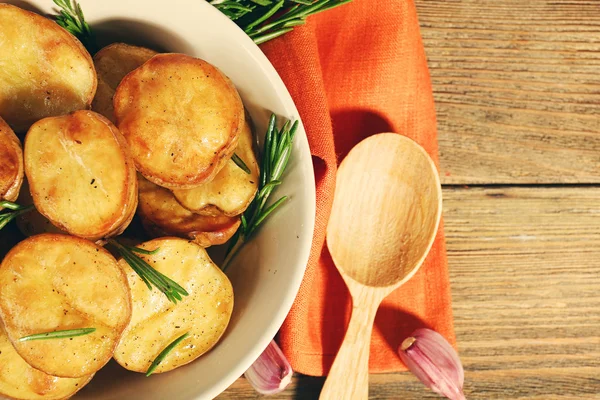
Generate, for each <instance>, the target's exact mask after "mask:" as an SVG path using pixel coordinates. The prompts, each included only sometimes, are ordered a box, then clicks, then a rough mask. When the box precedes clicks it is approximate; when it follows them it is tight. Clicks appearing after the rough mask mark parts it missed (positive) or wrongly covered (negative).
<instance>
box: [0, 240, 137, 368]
mask: <svg viewBox="0 0 600 400" xmlns="http://www.w3.org/2000/svg"><path fill="white" fill-rule="evenodd" d="M0 317H1V318H2V320H3V321H4V324H5V328H6V332H7V333H8V337H9V339H10V341H11V342H12V344H13V346H14V347H15V350H16V351H17V352H18V353H19V355H20V356H21V357H23V359H24V360H25V361H26V362H27V363H28V364H29V365H31V366H32V367H34V368H36V369H38V370H40V371H43V372H45V373H47V374H50V375H54V376H60V377H66V378H79V377H83V376H86V375H89V374H92V373H94V372H96V371H97V370H99V369H100V368H102V366H103V365H104V364H106V363H107V362H108V360H110V358H111V357H112V354H113V351H114V349H115V347H116V346H117V343H118V341H119V339H120V338H121V335H122V333H123V331H124V329H125V327H126V326H127V324H128V323H129V320H130V318H131V298H130V294H129V287H128V285H127V278H126V276H125V274H124V272H123V271H122V269H121V268H120V267H119V265H118V264H117V261H116V260H115V259H114V257H113V256H111V255H110V253H109V252H108V251H106V250H105V249H103V248H102V247H99V246H97V245H95V244H93V243H92V242H89V241H87V240H84V239H80V238H76V237H73V236H67V235H60V234H43V235H37V236H33V237H30V238H28V239H25V240H24V241H22V242H21V243H19V244H18V245H17V246H16V247H14V248H13V249H12V250H11V251H10V252H9V253H8V254H7V255H6V257H5V258H4V261H2V264H1V265H0ZM78 328H96V331H95V332H93V333H91V334H88V335H84V336H79V337H75V338H72V340H71V339H68V338H66V339H49V340H35V341H26V342H20V341H19V338H21V337H23V336H28V335H32V334H37V333H45V332H52V331H57V330H67V329H78Z"/></svg>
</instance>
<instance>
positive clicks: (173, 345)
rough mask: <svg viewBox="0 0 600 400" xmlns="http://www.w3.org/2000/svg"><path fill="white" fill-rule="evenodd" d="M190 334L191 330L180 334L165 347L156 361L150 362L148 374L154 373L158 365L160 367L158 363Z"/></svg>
mask: <svg viewBox="0 0 600 400" xmlns="http://www.w3.org/2000/svg"><path fill="white" fill-rule="evenodd" d="M189 335H190V333H189V332H187V333H184V334H183V335H181V336H179V337H178V338H177V339H175V340H173V342H172V343H171V344H170V345H168V346H167V347H165V349H164V350H163V351H161V352H160V354H159V355H158V356H156V358H155V359H154V361H152V364H150V367H149V368H148V371H146V376H150V375H152V373H153V372H154V370H156V367H158V365H159V364H160V363H161V362H162V361H163V360H164V359H165V358H166V357H167V356H168V355H169V353H170V352H172V351H173V349H174V348H175V347H177V345H179V343H181V342H183V341H184V340H185V338H187V337H188V336H189Z"/></svg>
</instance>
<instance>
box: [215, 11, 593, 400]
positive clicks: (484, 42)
mask: <svg viewBox="0 0 600 400" xmlns="http://www.w3.org/2000/svg"><path fill="white" fill-rule="evenodd" d="M416 3H417V8H418V11H419V18H420V23H421V30H422V35H423V40H424V44H425V49H426V52H427V56H428V59H429V67H430V69H431V75H432V80H433V88H434V94H435V100H436V107H437V115H438V121H439V143H440V159H441V170H442V171H441V176H442V182H443V184H444V202H445V203H444V218H445V230H446V238H447V243H448V258H449V264H450V277H451V281H452V295H453V311H454V319H455V326H456V335H457V340H458V348H459V352H460V355H461V358H462V361H463V364H464V367H465V393H466V396H467V398H468V399H470V400H475V399H485V400H488V399H503V400H504V399H531V400H533V399H539V400H551V399H600V0H416ZM370 383H371V390H370V398H372V399H406V400H409V399H434V398H439V397H438V396H436V395H434V394H433V393H431V392H430V391H429V390H427V389H426V388H425V387H423V386H422V385H421V384H420V383H419V382H418V381H416V379H415V378H414V377H413V376H412V375H410V374H408V373H396V374H377V375H371V382H370ZM322 385H323V378H309V377H303V376H296V377H295V378H294V380H293V383H292V384H291V385H290V386H289V387H288V389H287V390H286V391H285V392H283V393H281V394H279V395H276V396H273V397H271V398H272V399H307V400H308V399H316V398H318V394H319V391H320V389H321V387H322ZM259 397H260V396H258V395H257V394H256V393H255V392H254V391H253V390H252V388H251V387H250V386H249V385H248V383H247V382H246V381H245V380H244V379H240V380H238V381H237V382H236V383H235V384H234V385H233V386H232V387H231V388H229V389H228V390H227V391H226V392H225V393H223V394H222V395H221V396H219V399H224V400H227V399H236V400H237V399H255V398H259Z"/></svg>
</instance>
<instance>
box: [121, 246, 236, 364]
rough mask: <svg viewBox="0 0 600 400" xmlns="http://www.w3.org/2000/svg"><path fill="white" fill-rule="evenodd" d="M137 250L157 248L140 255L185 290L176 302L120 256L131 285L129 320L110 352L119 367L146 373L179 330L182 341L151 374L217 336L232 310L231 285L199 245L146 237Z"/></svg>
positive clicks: (184, 359) (187, 358)
mask: <svg viewBox="0 0 600 400" xmlns="http://www.w3.org/2000/svg"><path fill="white" fill-rule="evenodd" d="M140 247H141V248H142V249H146V250H155V249H159V250H158V252H157V253H156V254H154V255H141V257H142V258H144V259H145V260H146V261H147V262H148V263H149V264H150V265H152V266H153V267H154V268H155V269H157V270H158V271H160V272H161V273H163V274H164V275H166V276H168V277H169V278H171V279H172V280H174V281H175V282H177V283H179V284H180V285H181V286H183V287H184V288H185V290H186V291H187V292H188V293H189V296H185V297H183V300H181V302H179V303H177V304H176V305H175V304H173V303H171V302H170V301H169V300H168V299H167V297H166V296H165V295H164V294H163V293H161V292H159V291H158V290H157V289H153V290H151V291H150V290H148V288H147V287H146V285H145V284H144V282H143V281H142V280H141V279H140V278H139V277H138V275H137V274H136V273H135V272H134V271H133V270H132V269H131V268H130V267H129V265H128V264H127V263H126V262H125V261H124V260H120V261H119V264H120V265H121V268H123V269H124V270H125V271H127V278H128V280H129V286H130V288H131V299H132V310H133V311H132V314H131V322H130V323H129V326H127V329H125V333H124V334H123V337H122V338H121V341H120V342H119V346H118V347H117V349H116V351H115V356H114V358H115V360H116V361H117V362H118V363H119V364H121V365H122V366H123V367H125V368H127V369H129V370H132V371H137V372H146V371H147V370H148V367H149V366H150V364H151V363H152V361H154V359H155V358H156V356H157V355H158V354H159V353H160V352H161V351H162V350H163V349H164V348H165V347H167V346H168V345H169V344H170V343H171V342H173V340H174V339H176V338H177V337H179V336H181V335H182V334H184V333H189V337H188V338H186V339H185V340H184V341H183V342H181V343H180V344H179V345H178V346H177V347H176V348H175V349H174V350H173V351H171V352H170V353H169V355H168V356H167V357H166V358H165V359H164V360H163V361H162V362H161V363H160V364H159V365H158V367H157V369H156V370H155V372H156V373H160V372H167V371H170V370H172V369H175V368H177V367H180V366H182V365H185V364H187V363H189V362H191V361H193V360H195V359H196V358H198V357H199V356H201V355H202V354H204V353H205V352H207V351H208V350H210V348H212V347H213V346H214V345H215V344H216V343H217V342H218V341H219V339H220V338H221V336H222V335H223V333H224V332H225V329H226V328H227V325H228V323H229V319H230V317H231V313H232V311H233V288H232V286H231V283H230V282H229V279H228V278H227V276H226V275H225V274H224V273H223V272H222V271H221V270H220V269H219V268H218V267H217V266H216V265H215V264H214V263H213V262H212V261H211V259H210V257H209V256H208V254H207V253H206V251H205V250H204V249H203V248H201V247H200V246H198V245H196V244H194V243H192V242H189V241H187V240H185V239H179V238H162V239H155V240H151V241H149V242H146V243H144V244H142V245H141V246H140Z"/></svg>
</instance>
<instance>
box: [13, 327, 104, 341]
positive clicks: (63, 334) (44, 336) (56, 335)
mask: <svg viewBox="0 0 600 400" xmlns="http://www.w3.org/2000/svg"><path fill="white" fill-rule="evenodd" d="M92 332H96V328H81V329H67V330H63V331H52V332H45V333H36V334H34V335H29V336H23V337H22V338H19V342H28V341H30V340H48V339H66V338H74V337H77V336H83V335H89V334H90V333H92Z"/></svg>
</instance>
